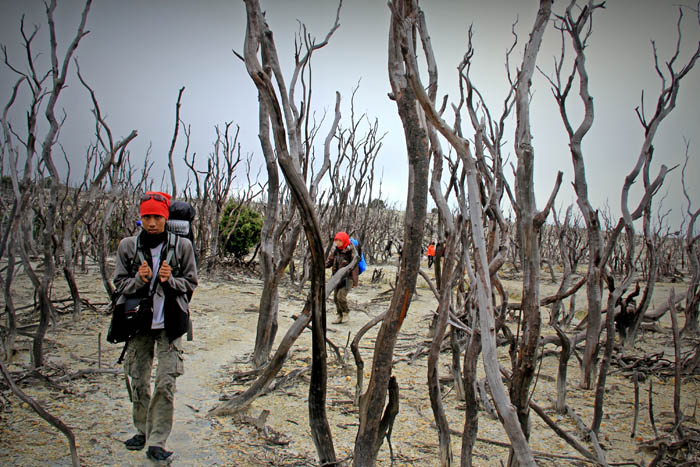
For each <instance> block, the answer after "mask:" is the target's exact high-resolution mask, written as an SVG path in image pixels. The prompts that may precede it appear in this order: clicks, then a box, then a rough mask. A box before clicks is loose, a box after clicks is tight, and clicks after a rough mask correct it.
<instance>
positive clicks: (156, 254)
mask: <svg viewBox="0 0 700 467" xmlns="http://www.w3.org/2000/svg"><path fill="white" fill-rule="evenodd" d="M163 245H164V244H163V243H161V244H160V245H158V246H156V247H155V248H151V258H152V259H153V278H152V279H151V290H153V289H154V288H155V294H154V295H153V321H151V329H163V328H165V316H164V314H163V305H165V295H163V287H162V286H161V287H158V285H159V284H160V278H159V277H158V270H159V269H160V254H161V252H162V251H163Z"/></svg>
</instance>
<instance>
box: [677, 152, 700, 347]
mask: <svg viewBox="0 0 700 467" xmlns="http://www.w3.org/2000/svg"><path fill="white" fill-rule="evenodd" d="M687 167H688V149H687V146H686V153H685V162H684V164H683V170H682V176H681V182H682V185H683V196H685V201H686V203H688V207H687V208H686V213H687V215H688V219H687V222H688V225H687V226H686V229H685V235H684V236H683V247H684V249H685V254H686V256H687V257H688V272H689V273H690V279H689V281H688V290H687V291H686V293H685V324H684V325H683V330H682V331H681V332H682V333H683V334H686V333H687V334H696V333H697V332H698V315H699V314H700V312H699V306H700V248H699V247H698V245H699V244H700V242H698V240H700V233H696V232H697V228H696V227H695V223H696V222H697V219H698V216H700V208H698V209H696V210H695V211H693V210H692V203H691V201H690V196H689V195H688V188H687V186H686V179H685V171H686V168H687Z"/></svg>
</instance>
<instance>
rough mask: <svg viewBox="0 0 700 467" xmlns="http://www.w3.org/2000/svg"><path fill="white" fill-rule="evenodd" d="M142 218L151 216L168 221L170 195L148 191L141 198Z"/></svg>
mask: <svg viewBox="0 0 700 467" xmlns="http://www.w3.org/2000/svg"><path fill="white" fill-rule="evenodd" d="M140 211H141V217H143V216H147V215H149V214H152V215H156V216H163V217H165V220H167V219H168V215H169V213H170V195H169V194H167V193H162V192H160V191H147V192H146V194H145V195H143V197H142V198H141V209H140Z"/></svg>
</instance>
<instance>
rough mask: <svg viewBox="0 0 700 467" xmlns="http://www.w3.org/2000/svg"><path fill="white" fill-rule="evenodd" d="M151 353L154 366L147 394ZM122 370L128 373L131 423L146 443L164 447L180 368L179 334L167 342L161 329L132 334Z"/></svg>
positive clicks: (181, 366) (182, 369)
mask: <svg viewBox="0 0 700 467" xmlns="http://www.w3.org/2000/svg"><path fill="white" fill-rule="evenodd" d="M154 355H157V356H158V366H157V368H156V381H155V387H154V389H153V394H151V371H152V369H153V357H154ZM125 371H126V372H127V374H128V375H129V376H130V377H131V386H132V403H133V411H132V416H133V419H134V426H135V427H136V429H137V430H138V432H139V433H140V434H142V435H145V436H146V442H147V445H148V446H160V447H163V448H164V447H165V441H166V440H167V439H168V436H169V435H170V430H171V429H172V426H173V412H174V408H173V401H174V397H175V378H177V377H178V376H180V375H181V374H183V372H184V365H183V361H182V347H181V338H177V339H175V340H174V341H173V342H172V343H170V342H168V337H167V336H166V335H165V331H164V330H154V331H152V332H151V333H149V334H144V335H138V336H135V337H132V338H131V340H129V347H128V355H127V359H126V366H125Z"/></svg>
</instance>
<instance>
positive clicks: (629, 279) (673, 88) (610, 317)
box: [591, 10, 700, 434]
mask: <svg viewBox="0 0 700 467" xmlns="http://www.w3.org/2000/svg"><path fill="white" fill-rule="evenodd" d="M682 18H683V11H682V10H680V14H679V19H678V38H677V42H676V51H675V54H674V55H673V57H672V58H671V60H670V61H669V62H668V63H667V64H666V65H667V71H668V73H669V75H670V81H671V82H670V83H668V81H667V77H666V76H665V75H664V73H663V72H662V71H661V69H660V67H659V65H658V56H657V54H656V52H654V61H655V63H656V71H657V74H658V75H659V77H660V79H661V82H662V87H661V88H662V92H661V94H660V96H659V98H658V100H657V103H656V108H655V110H654V112H653V114H652V115H651V117H650V118H648V119H647V116H646V114H645V109H644V107H643V102H642V108H641V109H640V108H638V109H637V116H638V118H639V121H640V123H641V124H642V127H643V129H644V140H643V142H642V147H641V149H640V151H639V156H638V158H637V162H636V164H635V166H634V168H633V169H632V171H631V172H630V173H629V174H628V175H627V177H625V183H624V184H623V187H622V196H621V203H620V209H621V211H622V217H621V218H620V221H619V222H618V225H617V227H616V229H615V231H618V230H621V229H622V228H623V227H624V230H625V234H626V237H627V245H626V246H627V251H626V256H625V272H626V275H625V277H624V278H623V280H622V282H621V284H620V285H619V286H618V287H617V288H616V289H615V290H614V291H613V292H612V293H611V294H610V295H609V297H608V306H607V316H606V346H605V353H604V358H603V361H602V363H601V368H600V374H599V377H598V383H597V385H596V398H595V406H594V416H593V422H592V424H591V430H592V431H593V432H595V433H596V434H598V431H599V429H600V423H601V421H602V416H603V401H604V394H605V380H606V376H607V370H608V367H609V364H610V360H611V358H612V350H613V349H612V347H613V343H614V328H613V321H614V315H615V306H616V304H617V302H618V301H619V300H620V298H621V297H622V294H623V293H624V292H625V290H627V288H628V287H629V286H630V285H631V284H632V283H633V281H634V279H635V277H636V269H635V267H634V251H635V229H634V223H633V222H634V221H635V220H637V219H639V218H640V217H642V215H643V214H644V212H645V211H650V210H651V202H652V199H653V196H654V194H655V193H656V192H657V191H658V189H659V188H660V187H661V185H662V184H663V182H664V177H665V176H666V173H667V172H668V169H667V167H666V166H665V165H661V167H660V168H659V173H658V174H657V176H656V177H655V178H654V179H653V180H652V179H651V178H650V175H649V172H650V165H651V159H652V153H653V146H652V142H653V139H654V136H655V134H656V131H657V130H658V128H659V125H660V124H661V122H662V121H663V120H664V118H665V117H666V116H667V115H668V114H669V113H670V112H671V111H672V110H673V109H674V108H675V106H676V98H677V96H678V91H679V89H680V82H681V80H682V79H683V78H684V77H685V76H687V74H688V73H689V72H690V70H692V68H693V66H694V65H695V62H696V60H697V59H698V58H700V44H698V47H697V49H696V50H695V52H694V53H693V55H692V56H691V57H690V58H689V59H688V61H687V62H686V63H685V64H684V65H683V66H682V68H681V70H678V71H677V70H675V69H674V66H673V65H674V63H675V61H676V60H677V59H678V57H679V55H680V43H681V33H680V31H681V20H682ZM698 20H699V25H700V17H698ZM640 173H642V174H643V175H642V181H643V188H644V191H643V194H642V197H641V199H640V201H639V204H638V205H637V207H636V209H634V210H633V211H631V210H630V207H629V192H630V188H631V187H632V184H633V183H634V182H635V180H636V179H637V177H638V176H639V174H640ZM613 241H614V238H613ZM610 248H611V245H610V244H608V246H607V247H606V251H605V253H604V256H603V260H605V259H606V258H607V256H608V255H609V251H610Z"/></svg>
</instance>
